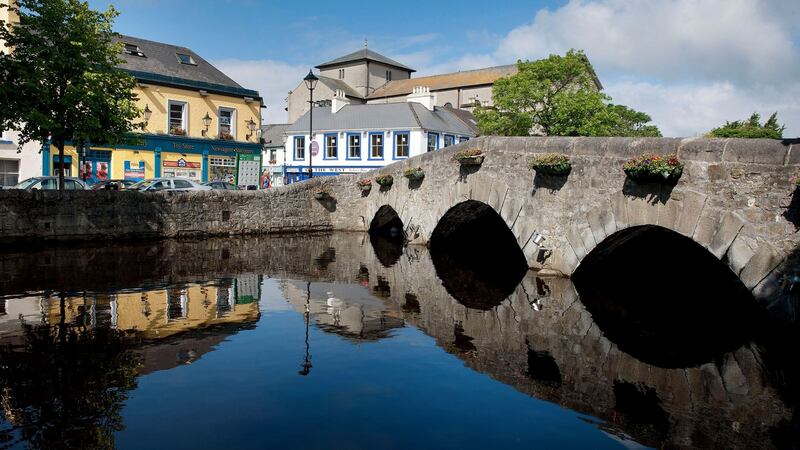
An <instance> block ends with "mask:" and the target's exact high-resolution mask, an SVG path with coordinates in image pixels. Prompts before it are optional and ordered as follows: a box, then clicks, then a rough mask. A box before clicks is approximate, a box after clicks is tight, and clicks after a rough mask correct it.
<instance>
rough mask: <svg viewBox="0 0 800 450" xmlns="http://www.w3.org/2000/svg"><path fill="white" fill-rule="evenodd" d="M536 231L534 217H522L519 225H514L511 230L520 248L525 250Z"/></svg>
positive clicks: (518, 221)
mask: <svg viewBox="0 0 800 450" xmlns="http://www.w3.org/2000/svg"><path fill="white" fill-rule="evenodd" d="M535 230H536V228H535V226H534V221H533V217H527V216H520V218H519V220H517V223H515V224H514V228H513V229H512V230H511V231H512V232H513V233H514V237H516V238H517V243H518V244H519V248H523V249H524V248H525V246H526V245H527V244H528V241H529V240H530V238H531V236H532V235H533V232H534V231H535Z"/></svg>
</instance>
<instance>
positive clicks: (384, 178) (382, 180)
mask: <svg viewBox="0 0 800 450" xmlns="http://www.w3.org/2000/svg"><path fill="white" fill-rule="evenodd" d="M375 182H376V183H378V184H379V185H381V186H383V187H391V185H392V184H393V183H394V177H393V176H391V175H378V176H377V177H375Z"/></svg>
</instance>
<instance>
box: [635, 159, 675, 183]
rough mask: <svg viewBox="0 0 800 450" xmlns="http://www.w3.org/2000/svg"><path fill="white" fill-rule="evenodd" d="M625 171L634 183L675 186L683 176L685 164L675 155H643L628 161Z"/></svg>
mask: <svg viewBox="0 0 800 450" xmlns="http://www.w3.org/2000/svg"><path fill="white" fill-rule="evenodd" d="M623 170H625V174H626V175H628V177H630V178H631V179H632V180H634V181H638V182H642V183H667V184H675V183H677V182H678V179H679V178H680V177H681V174H683V163H681V162H680V160H679V159H678V156H677V155H675V154H669V155H664V156H661V155H656V154H654V153H642V154H641V155H639V156H637V157H635V158H631V159H630V160H628V162H626V163H625V165H624V166H623Z"/></svg>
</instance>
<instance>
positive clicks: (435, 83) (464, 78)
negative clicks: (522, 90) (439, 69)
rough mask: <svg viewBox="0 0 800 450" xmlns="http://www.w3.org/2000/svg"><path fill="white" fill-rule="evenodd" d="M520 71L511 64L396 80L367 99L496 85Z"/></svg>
mask: <svg viewBox="0 0 800 450" xmlns="http://www.w3.org/2000/svg"><path fill="white" fill-rule="evenodd" d="M518 71H519V69H518V68H517V65H516V64H510V65H507V66H497V67H489V68H486V69H477V70H465V71H463V72H454V73H446V74H442V75H433V76H428V77H419V78H410V79H408V80H395V81H390V82H388V83H386V84H384V85H383V86H381V87H379V88H378V89H376V90H375V92H373V93H372V94H370V95H369V97H367V99H374V98H384V97H396V96H401V95H408V94H410V93H411V92H412V91H413V90H414V88H415V87H417V86H426V87H429V88H431V91H440V90H444V89H453V88H459V87H468V86H481V85H487V84H494V82H495V81H497V80H498V79H499V78H502V77H507V76H511V75H514V74H515V73H517V72H518Z"/></svg>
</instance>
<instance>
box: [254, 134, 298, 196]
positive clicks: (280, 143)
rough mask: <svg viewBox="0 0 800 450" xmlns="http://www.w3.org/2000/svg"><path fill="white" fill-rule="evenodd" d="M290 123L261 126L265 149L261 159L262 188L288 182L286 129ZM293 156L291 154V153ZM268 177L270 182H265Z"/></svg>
mask: <svg viewBox="0 0 800 450" xmlns="http://www.w3.org/2000/svg"><path fill="white" fill-rule="evenodd" d="M288 127H289V124H283V123H274V124H269V125H263V126H262V127H261V139H262V141H263V142H264V151H263V154H262V158H261V161H263V170H262V175H261V188H262V189H264V188H266V187H267V186H269V187H278V186H283V185H284V184H286V165H285V162H286V160H287V155H286V129H287V128H288ZM289 156H291V155H289ZM265 179H268V180H269V181H268V184H267V183H265V182H264V180H265Z"/></svg>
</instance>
